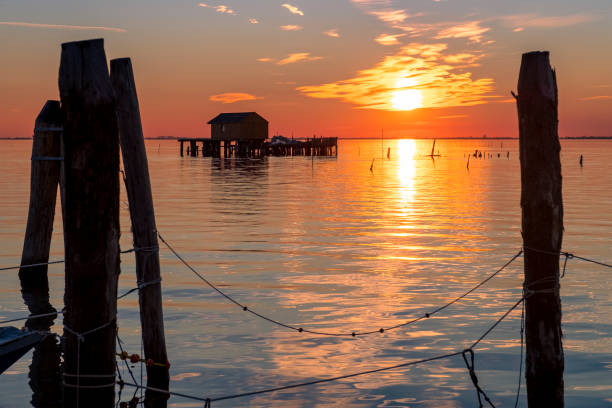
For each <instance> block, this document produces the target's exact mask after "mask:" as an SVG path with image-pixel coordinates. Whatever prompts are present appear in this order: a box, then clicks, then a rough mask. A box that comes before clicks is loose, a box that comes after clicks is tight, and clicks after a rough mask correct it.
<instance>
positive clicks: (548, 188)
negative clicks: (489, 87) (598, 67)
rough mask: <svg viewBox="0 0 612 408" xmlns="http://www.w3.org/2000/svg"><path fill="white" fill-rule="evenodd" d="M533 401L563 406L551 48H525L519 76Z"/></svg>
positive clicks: (558, 202)
mask: <svg viewBox="0 0 612 408" xmlns="http://www.w3.org/2000/svg"><path fill="white" fill-rule="evenodd" d="M516 99H517V107H518V122H519V138H520V140H519V151H520V162H521V207H522V233H523V246H524V248H525V294H526V301H525V312H526V315H525V330H526V348H527V355H526V372H525V377H526V382H527V400H528V404H529V407H532V408H534V407H550V408H559V407H563V406H564V390H563V366H564V357H563V345H562V342H561V337H562V332H561V297H560V294H559V291H560V287H559V252H560V251H561V242H562V238H563V203H562V197H561V162H560V159H559V152H560V150H561V145H560V143H559V135H558V117H557V106H558V99H557V81H556V75H555V71H554V70H552V68H551V66H550V62H549V54H548V52H530V53H526V54H523V59H522V62H521V70H520V75H519V81H518V96H516Z"/></svg>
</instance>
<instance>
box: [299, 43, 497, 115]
mask: <svg viewBox="0 0 612 408" xmlns="http://www.w3.org/2000/svg"><path fill="white" fill-rule="evenodd" d="M446 49H447V45H446V44H410V45H407V46H404V47H402V49H401V50H400V51H399V52H398V53H397V54H396V55H390V56H386V57H385V58H384V59H383V60H382V61H381V62H379V63H378V64H376V65H375V66H374V67H372V68H370V69H365V70H362V71H359V72H358V73H357V74H356V75H355V76H354V77H352V78H349V79H344V80H340V81H337V82H331V83H326V84H321V85H308V86H300V87H298V88H297V90H298V91H299V92H302V93H303V94H304V95H306V96H309V97H312V98H321V99H340V100H342V101H345V102H348V103H351V104H353V105H356V106H357V107H359V108H362V109H382V110H394V109H396V107H394V99H396V98H397V96H398V95H399V94H400V93H406V94H407V93H408V92H410V94H411V95H412V93H415V92H418V94H419V95H420V97H421V101H420V106H421V107H424V108H441V107H450V106H472V105H478V104H482V103H485V102H486V101H487V99H490V98H494V96H490V95H489V94H490V93H491V92H493V85H494V81H493V79H491V78H481V79H473V78H472V74H471V73H470V72H464V71H460V72H456V71H457V67H456V66H455V65H453V64H450V63H448V62H445V61H444V52H445V51H446Z"/></svg>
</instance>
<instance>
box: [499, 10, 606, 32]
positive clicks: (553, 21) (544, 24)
mask: <svg viewBox="0 0 612 408" xmlns="http://www.w3.org/2000/svg"><path fill="white" fill-rule="evenodd" d="M596 19H597V17H596V16H595V15H592V14H586V13H578V14H569V15H565V16H541V15H538V14H515V15H510V16H503V17H500V18H499V20H501V21H502V22H503V23H504V24H505V25H506V26H508V27H512V28H513V31H515V32H519V31H523V30H524V29H525V28H526V27H530V28H560V27H569V26H573V25H577V24H583V23H588V22H590V21H593V20H596Z"/></svg>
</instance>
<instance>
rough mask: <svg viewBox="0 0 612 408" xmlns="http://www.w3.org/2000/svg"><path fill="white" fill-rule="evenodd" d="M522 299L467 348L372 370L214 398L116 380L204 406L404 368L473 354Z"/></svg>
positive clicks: (470, 370) (471, 370)
mask: <svg viewBox="0 0 612 408" xmlns="http://www.w3.org/2000/svg"><path fill="white" fill-rule="evenodd" d="M524 300H525V297H524V296H523V297H521V298H520V299H519V300H518V301H517V302H516V303H514V304H513V305H512V306H511V307H510V308H509V309H508V310H507V311H506V312H505V313H504V314H503V315H502V316H501V317H499V318H498V319H497V320H496V321H495V323H494V324H493V325H491V327H489V329H487V330H486V331H485V332H484V333H483V335H481V336H480V337H479V338H478V339H477V340H476V341H475V342H474V343H472V345H471V346H470V347H469V348H467V349H464V350H461V351H456V352H451V353H447V354H441V355H438V356H434V357H429V358H423V359H420V360H413V361H409V362H407V363H401V364H396V365H392V366H387V367H381V368H376V369H372V370H366V371H360V372H357V373H351V374H345V375H341V376H337V377H330V378H323V379H319V380H313V381H306V382H302V383H298V384H290V385H285V386H280V387H274V388H267V389H263V390H258V391H250V392H244V393H240V394H233V395H226V396H221V397H216V398H204V397H198V396H194V395H188V394H184V393H180V392H174V391H169V390H163V389H160V388H154V387H147V386H144V385H142V384H138V383H136V382H135V381H134V383H129V382H122V383H119V382H118V383H117V384H119V385H128V386H131V387H135V388H137V389H145V390H149V391H154V392H158V393H162V394H167V395H172V396H177V397H183V398H187V399H191V400H195V401H201V402H204V403H205V404H207V405H206V406H209V407H210V404H211V403H212V402H216V401H224V400H230V399H235V398H241V397H248V396H253V395H259V394H265V393H271V392H276V391H283V390H288V389H293V388H299V387H305V386H310V385H316V384H322V383H328V382H332V381H338V380H343V379H347V378H353V377H358V376H362V375H367V374H374V373H379V372H383V371H389V370H394V369H398V368H404V367H409V366H413V365H418V364H423V363H428V362H432V361H436V360H442V359H446V358H451V357H455V356H459V355H461V356H464V355H465V354H471V355H473V353H474V348H475V347H476V346H477V345H478V344H479V343H480V342H481V341H482V340H483V339H484V338H485V337H486V336H487V335H489V334H490V333H491V331H493V330H494V329H495V328H496V327H497V326H498V325H499V323H501V321H503V320H504V319H505V318H506V317H507V316H508V315H509V314H510V313H511V312H512V311H513V310H514V309H516V308H517V307H518V305H520V304H521V303H522V302H523V301H524ZM468 372H469V373H470V378H472V375H474V376H475V369H474V366H473V364H471V368H470V366H468ZM472 381H473V379H472ZM476 384H477V381H476ZM476 384H475V386H476ZM478 388H480V390H481V391H479V396H480V395H482V394H481V392H482V393H484V391H483V390H482V388H481V387H479V386H478ZM487 398H488V397H487ZM490 404H491V406H493V405H492V403H490Z"/></svg>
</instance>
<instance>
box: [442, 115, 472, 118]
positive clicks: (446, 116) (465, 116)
mask: <svg viewBox="0 0 612 408" xmlns="http://www.w3.org/2000/svg"><path fill="white" fill-rule="evenodd" d="M467 117H468V115H444V116H438V119H461V118H467Z"/></svg>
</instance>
